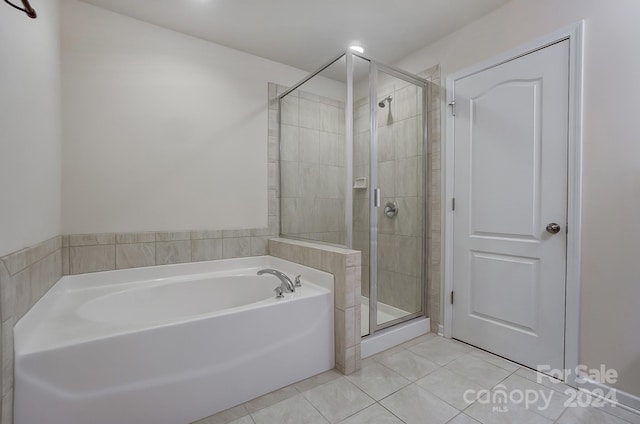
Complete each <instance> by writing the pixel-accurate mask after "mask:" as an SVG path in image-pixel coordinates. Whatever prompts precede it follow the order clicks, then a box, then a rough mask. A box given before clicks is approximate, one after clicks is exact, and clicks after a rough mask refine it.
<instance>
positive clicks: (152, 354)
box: [14, 256, 334, 424]
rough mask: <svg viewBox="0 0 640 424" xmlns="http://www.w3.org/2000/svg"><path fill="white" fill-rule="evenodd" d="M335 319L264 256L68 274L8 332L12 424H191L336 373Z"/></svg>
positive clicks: (322, 284) (319, 286) (294, 269)
mask: <svg viewBox="0 0 640 424" xmlns="http://www.w3.org/2000/svg"><path fill="white" fill-rule="evenodd" d="M262 268H274V269H278V270H280V271H283V272H285V273H286V274H287V275H289V277H291V278H292V279H293V277H295V276H296V275H298V274H301V275H302V287H301V288H298V289H297V290H296V292H295V293H289V294H285V298H284V299H276V297H275V293H274V292H273V289H274V288H275V287H276V286H278V285H279V284H280V281H279V280H278V279H277V278H276V277H274V276H272V275H262V276H257V275H256V272H257V271H258V270H259V269H262ZM333 314H334V312H333V276H332V275H330V274H327V273H324V272H320V271H317V270H314V269H311V268H307V267H303V266H300V265H297V264H294V263H291V262H287V261H284V260H281V259H278V258H274V257H270V256H261V257H254V258H243V259H230V260H220V261H211V262H200V263H192V264H181V265H168V266H157V267H150V268H138V269H132V270H121V271H109V272H100V273H93V274H84V275H78V276H67V277H63V278H62V279H61V280H60V281H58V282H57V283H56V284H55V286H54V287H53V288H52V289H51V290H50V291H49V292H48V293H47V294H45V296H44V297H43V298H42V299H41V300H40V301H39V302H38V303H36V305H35V306H34V307H33V308H32V309H31V310H30V311H29V312H28V313H27V314H26V315H25V316H24V317H23V318H22V319H21V320H20V321H19V322H18V323H17V325H16V327H15V330H14V343H15V411H14V414H15V423H16V424H39V423H47V424H88V423H91V424H113V423H118V424H128V423H131V424H144V423H149V424H151V423H153V424H162V423H166V424H188V423H191V422H193V421H196V420H199V419H201V418H204V417H206V416H209V415H212V414H214V413H216V412H219V411H222V410H224V409H227V408H230V407H232V406H235V405H237V404H240V403H243V402H245V401H247V400H250V399H253V398H255V397H258V396H260V395H263V394H265V393H268V392H270V391H273V390H275V389H278V388H281V387H284V386H286V385H289V384H292V383H294V382H296V381H300V380H302V379H304V378H307V377H310V376H312V375H315V374H318V373H321V372H323V371H326V370H329V369H331V368H333V367H334V346H333Z"/></svg>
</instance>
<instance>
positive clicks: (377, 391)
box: [347, 362, 411, 400]
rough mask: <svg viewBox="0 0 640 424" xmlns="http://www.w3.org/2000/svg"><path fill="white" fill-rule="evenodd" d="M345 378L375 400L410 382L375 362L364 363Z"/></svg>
mask: <svg viewBox="0 0 640 424" xmlns="http://www.w3.org/2000/svg"><path fill="white" fill-rule="evenodd" d="M347 379H348V380H349V381H351V382H352V383H353V384H355V385H356V386H358V387H359V388H360V389H361V390H362V391H363V392H365V393H366V394H368V395H369V396H371V397H372V398H374V399H375V400H380V399H382V398H384V397H387V396H389V395H390V394H391V393H393V392H396V391H398V390H400V389H401V388H403V387H405V386H407V385H408V384H410V383H411V382H410V381H409V380H407V379H406V378H404V377H402V376H401V375H400V374H398V373H396V372H395V371H393V370H391V369H389V368H387V367H385V366H384V365H382V364H379V363H377V362H372V363H369V364H366V365H364V366H363V367H362V369H361V370H359V371H356V372H354V373H353V374H351V375H348V376H347Z"/></svg>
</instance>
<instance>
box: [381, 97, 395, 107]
mask: <svg viewBox="0 0 640 424" xmlns="http://www.w3.org/2000/svg"><path fill="white" fill-rule="evenodd" d="M391 100H392V98H391V96H388V97H387V98H386V99H384V100H382V101H380V103H378V106H380V107H381V108H384V107H385V106H386V105H385V102H387V103H389V104H391Z"/></svg>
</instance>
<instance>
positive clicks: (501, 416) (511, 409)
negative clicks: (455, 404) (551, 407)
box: [464, 402, 553, 424]
mask: <svg viewBox="0 0 640 424" xmlns="http://www.w3.org/2000/svg"><path fill="white" fill-rule="evenodd" d="M495 408H505V409H504V410H496V409H495ZM464 413H465V414H467V415H469V416H470V417H471V418H473V419H475V420H478V421H480V422H481V423H482V424H515V423H517V424H552V423H553V421H551V420H549V419H547V418H544V417H543V416H542V415H538V414H536V413H534V412H531V411H528V410H526V409H525V408H521V407H520V406H518V405H512V404H506V405H505V404H499V405H497V404H494V403H484V402H483V403H481V402H476V403H474V404H473V405H471V406H470V407H468V408H467V409H465V411H464Z"/></svg>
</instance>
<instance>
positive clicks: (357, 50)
mask: <svg viewBox="0 0 640 424" xmlns="http://www.w3.org/2000/svg"><path fill="white" fill-rule="evenodd" d="M349 48H350V49H351V50H353V51H354V52H358V53H360V54H362V53H364V49H363V48H362V47H360V46H357V45H353V46H350V47H349Z"/></svg>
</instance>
